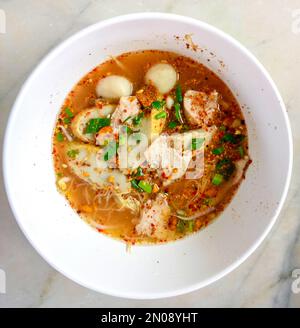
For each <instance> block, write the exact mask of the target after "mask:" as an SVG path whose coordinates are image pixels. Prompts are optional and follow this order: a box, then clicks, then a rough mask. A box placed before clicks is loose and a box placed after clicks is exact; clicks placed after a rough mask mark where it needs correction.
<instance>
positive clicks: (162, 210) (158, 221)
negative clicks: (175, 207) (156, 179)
mask: <svg viewBox="0 0 300 328" xmlns="http://www.w3.org/2000/svg"><path fill="white" fill-rule="evenodd" d="M170 214H171V210H170V207H169V205H168V201H167V197H166V195H164V194H158V195H157V197H156V199H155V200H152V199H149V200H148V201H147V202H146V203H145V205H144V208H143V210H142V213H141V219H140V222H139V223H138V224H137V225H136V227H135V230H136V232H137V233H138V234H139V235H144V236H148V237H155V238H158V239H164V238H166V235H167V233H168V219H169V217H170Z"/></svg>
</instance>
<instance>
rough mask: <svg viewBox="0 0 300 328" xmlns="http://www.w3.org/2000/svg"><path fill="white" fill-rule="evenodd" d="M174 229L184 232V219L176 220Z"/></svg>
mask: <svg viewBox="0 0 300 328" xmlns="http://www.w3.org/2000/svg"><path fill="white" fill-rule="evenodd" d="M176 229H177V231H179V232H184V230H185V222H184V220H180V219H179V220H178V222H177V226H176Z"/></svg>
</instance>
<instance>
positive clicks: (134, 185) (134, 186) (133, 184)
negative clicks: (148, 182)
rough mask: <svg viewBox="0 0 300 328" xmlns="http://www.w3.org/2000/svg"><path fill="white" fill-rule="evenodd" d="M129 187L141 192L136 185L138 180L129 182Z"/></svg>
mask: <svg viewBox="0 0 300 328" xmlns="http://www.w3.org/2000/svg"><path fill="white" fill-rule="evenodd" d="M131 186H132V187H133V188H135V189H137V190H139V191H141V188H140V187H139V185H138V180H131Z"/></svg>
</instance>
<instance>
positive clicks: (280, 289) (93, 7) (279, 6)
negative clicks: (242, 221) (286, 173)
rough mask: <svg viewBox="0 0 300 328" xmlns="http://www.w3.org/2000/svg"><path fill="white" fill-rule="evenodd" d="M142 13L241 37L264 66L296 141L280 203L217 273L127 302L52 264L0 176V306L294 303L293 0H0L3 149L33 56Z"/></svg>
mask: <svg viewBox="0 0 300 328" xmlns="http://www.w3.org/2000/svg"><path fill="white" fill-rule="evenodd" d="M142 11H160V12H171V13H176V14H182V15H186V16H192V17H194V18H197V19H200V20H203V21H205V22H208V23H210V24H212V25H215V26H216V27H218V28H220V29H222V30H224V31H225V32H227V33H229V34H230V35H232V36H233V37H235V38H236V39H237V40H239V41H240V42H242V43H243V44H244V45H245V46H246V47H247V48H248V49H250V51H252V53H254V55H255V56H257V58H258V59H259V60H260V61H261V62H262V63H263V65H264V66H265V67H266V68H267V69H268V71H269V72H270V73H271V75H272V77H273V79H274V81H275V83H276V84H277V86H278V88H279V90H280V92H281V94H282V96H283V98H284V101H285V104H286V106H287V110H288V115H289V117H290V120H291V124H292V129H293V138H294V150H295V159H294V170H293V176H292V183H291V187H290V190H289V194H288V198H287V201H286V203H285V206H284V209H283V210H282V212H281V214H280V216H279V219H278V221H277V223H276V225H275V227H274V228H273V229H272V231H271V233H270V234H269V236H268V238H267V239H266V240H265V241H264V242H263V244H262V245H261V246H260V247H259V248H258V249H257V250H256V251H255V252H254V254H253V255H252V256H251V257H250V258H248V260H246V261H245V262H244V263H243V264H242V265H241V266H240V267H239V268H238V269H236V270H235V271H234V272H232V273H231V274H229V275H227V276H226V277H224V278H223V279H221V280H219V281H217V282H216V283H214V284H212V285H210V286H208V287H206V288H203V289H201V290H198V291H196V292H193V293H190V294H187V295H183V296H179V297H174V298H170V299H161V300H151V301H138V300H126V299H121V298H115V297H110V296H107V295H102V294H99V293H96V292H93V291H91V290H88V289H86V288H84V287H81V286H79V285H77V284H76V283H74V282H72V281H70V280H69V279H67V278H65V277H64V276H62V275H61V274H60V273H58V272H56V271H55V270H54V269H52V267H50V266H49V265H48V264H47V263H46V262H45V261H44V260H43V259H42V258H41V257H40V256H39V255H38V254H37V253H36V251H35V250H34V249H33V248H32V246H31V245H30V244H29V242H28V241H27V240H26V238H25V237H24V236H23V234H22V233H21V231H20V229H19V228H18V226H17V224H16V221H15V219H14V217H13V215H12V212H11V210H10V207H9V205H8V203H7V199H6V195H5V191H4V188H3V178H2V175H1V177H0V184H1V186H0V269H2V270H4V271H5V273H6V294H3V293H2V294H1V293H0V307H11V306H16V307H53V306H58V307H65V306H70V307H87V306H89V307H125V306H126V307H143V306H147V307H161V306H166V307H170V306H172V307H186V306H189V307H210V306H212V307H300V293H298V294H297V293H294V292H293V291H292V288H291V286H292V283H293V277H292V272H293V270H295V269H296V268H300V238H299V236H300V214H299V213H300V172H299V165H300V128H299V126H300V92H299V91H300V90H299V87H300V82H299V77H300V2H299V0H264V1H262V0H261V1H260V0H244V1H240V0H226V1H225V0H211V1H207V0H199V1H196V0H151V1H146V0H98V1H96V0H76V1H75V0H43V1H40V0H0V139H1V145H0V152H1V154H2V140H3V136H4V131H5V126H6V122H7V119H8V116H9V113H10V110H11V107H12V104H13V101H14V99H15V97H16V95H17V93H18V91H19V89H20V87H21V85H22V83H23V82H24V80H25V79H26V77H27V76H28V74H29V73H30V72H31V70H32V69H33V68H34V67H35V65H36V64H37V63H38V62H39V61H40V59H41V58H42V57H43V56H44V55H45V54H46V53H48V52H49V50H50V49H51V48H53V47H54V46H55V45H57V44H58V43H59V42H61V41H62V40H64V39H65V38H66V37H68V36H70V35H71V34H73V33H74V32H76V31H78V30H80V29H82V28H83V27H86V26H88V25H89V24H92V23H95V22H98V21H100V20H103V19H106V18H109V17H113V16H116V15H120V14H126V13H132V12H142ZM4 16H5V18H6V30H5V29H4V27H5V26H3V25H4V24H3V18H4ZM1 19H2V21H1ZM4 32H6V33H4ZM298 124H299V125H298ZM1 163H2V160H1ZM1 171H2V168H1ZM2 272H3V271H2Z"/></svg>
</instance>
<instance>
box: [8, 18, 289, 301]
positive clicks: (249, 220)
mask: <svg viewBox="0 0 300 328" xmlns="http://www.w3.org/2000/svg"><path fill="white" fill-rule="evenodd" d="M185 34H192V39H193V42H194V43H195V44H198V45H199V46H200V47H201V48H202V49H204V51H203V52H201V51H192V50H191V49H187V48H186V46H185V43H184V42H183V41H182V40H177V39H176V38H175V36H179V37H180V38H183V37H184V35H185ZM138 49H162V50H171V51H175V52H177V53H181V54H184V55H187V56H190V57H192V58H195V59H196V60H199V61H201V62H203V63H205V64H206V65H207V66H208V67H210V68H211V69H212V70H214V71H215V72H216V73H217V74H218V75H219V76H220V77H221V78H222V79H223V80H224V81H226V83H227V84H228V85H229V87H230V88H231V89H232V91H233V92H234V93H235V94H236V95H237V98H238V100H239V102H240V104H241V105H244V107H243V112H244V115H245V118H246V122H247V125H248V129H249V137H250V138H249V139H250V140H249V142H250V154H251V157H252V159H253V164H252V165H251V167H250V169H249V171H248V173H247V178H246V180H245V181H244V182H243V183H242V186H241V187H240V189H239V191H238V193H237V195H236V196H235V197H234V199H233V201H232V202H231V203H230V205H229V207H228V208H227V209H226V210H225V212H224V213H223V214H222V216H221V217H219V218H218V219H217V220H216V221H215V222H214V223H212V224H211V225H210V226H209V227H207V228H206V229H204V230H203V231H201V232H199V233H196V234H194V235H193V236H191V237H188V238H185V239H183V240H180V241H177V242H173V243H168V244H165V245H158V246H135V247H133V248H132V249H131V252H126V250H125V245H124V244H123V243H122V242H119V241H116V240H113V239H111V238H108V237H105V236H104V235H102V234H99V233H98V232H96V231H95V230H94V229H92V228H91V227H90V226H88V225H87V224H86V223H85V222H84V221H82V220H81V219H80V218H79V217H78V215H77V214H75V212H74V211H73V210H72V209H71V208H70V206H69V205H68V204H67V202H66V201H65V199H64V197H62V196H61V195H60V194H59V193H58V192H57V190H56V187H55V176H54V171H53V165H52V157H51V137H52V131H53V127H54V123H55V119H56V115H57V113H58V111H59V109H60V106H61V104H62V102H63V100H64V98H65V96H66V95H67V94H68V92H69V91H70V89H71V88H72V87H73V86H74V84H75V83H76V82H77V81H78V80H79V79H80V78H81V77H82V76H83V75H85V74H86V73H87V72H88V71H90V70H91V69H92V68H94V66H96V65H97V64H99V63H100V62H102V61H104V60H106V59H107V57H108V55H118V54H121V53H123V52H127V51H132V50H138ZM210 52H212V53H213V55H212V54H210ZM208 59H209V61H208ZM220 61H222V62H223V63H224V64H225V67H223V66H222V65H220ZM3 159H4V177H5V185H6V190H7V194H8V198H9V201H10V204H11V207H12V209H13V212H14V214H15V217H16V218H17V221H18V223H19V225H20V227H21V228H22V230H23V232H24V234H25V235H26V236H27V238H28V239H29V241H30V242H31V243H32V245H33V246H34V247H35V249H36V250H37V251H38V252H39V253H40V254H41V255H42V256H43V257H44V258H45V259H46V260H47V261H48V262H49V263H50V264H51V265H52V266H53V267H54V268H56V269H57V270H58V271H60V272H61V273H63V274H64V275H66V276H67V277H69V278H70V279H72V280H74V281H76V282H78V283H79V284H82V285H84V286H86V287H88V288H91V289H94V290H96V291H100V292H103V293H107V294H111V295H116V296H122V297H128V298H142V299H147V298H160V297H167V296H174V295H179V294H183V293H186V292H189V291H193V290H195V289H197V288H201V287H203V286H206V285H208V284H210V283H212V282H214V281H215V280H217V279H219V278H220V277H222V276H224V275H225V274H227V273H228V272H230V271H231V270H233V269H234V268H236V267H237V266H238V265H239V264H241V263H242V262H243V261H244V260H245V259H246V258H247V257H248V256H249V255H250V254H251V253H252V252H253V251H254V250H255V249H256V248H257V247H258V245H259V244H260V243H261V241H262V240H263V239H264V238H265V236H266V235H267V233H268V232H269V230H270V229H271V227H272V225H273V224H274V222H275V220H276V218H277V216H278V213H279V211H280V209H281V207H282V205H283V202H284V199H285V197H286V193H287V189H288V185H289V181H290V176H291V167H292V139H291V132H290V127H289V122H288V118H287V114H286V111H285V107H284V104H283V102H282V99H281V97H280V95H279V93H278V91H277V89H276V87H275V85H274V83H273V82H272V80H271V79H270V77H269V75H268V74H267V72H266V71H265V69H264V68H263V67H262V65H261V64H260V63H259V62H258V61H257V60H256V59H255V58H254V57H253V56H252V55H251V54H250V53H249V52H248V51H247V50H246V49H245V48H244V47H242V46H241V45H240V44H239V43H238V42H236V41H235V40H233V39H232V38H231V37H229V36H227V35H226V34H224V33H223V32H221V31H219V30H217V29H215V28H213V27H211V26H209V25H207V24H205V23H202V22H200V21H197V20H194V19H191V18H187V17H181V16H176V15H168V14H158V13H143V14H134V15H128V16H122V17H116V18H113V19H110V20H107V21H103V22H100V23H97V24H95V25H93V26H90V27H88V28H86V29H84V30H83V31H81V32H79V33H77V34H76V35H74V36H72V37H71V38H69V39H68V40H66V41H65V42H63V43H62V44H61V45H59V46H58V47H57V48H56V49H55V50H53V51H52V52H51V53H50V54H49V55H48V56H47V57H46V58H45V59H44V60H43V61H42V62H41V63H40V65H39V66H38V67H37V68H36V69H35V70H34V72H33V73H32V74H31V76H30V77H29V78H28V80H27V82H26V83H25V84H24V86H23V88H22V90H21V91H20V94H19V96H18V98H17V100H16V102H15V104H14V108H13V110H12V113H11V116H10V119H9V123H8V127H7V131H6V137H5V145H4V156H3Z"/></svg>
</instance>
